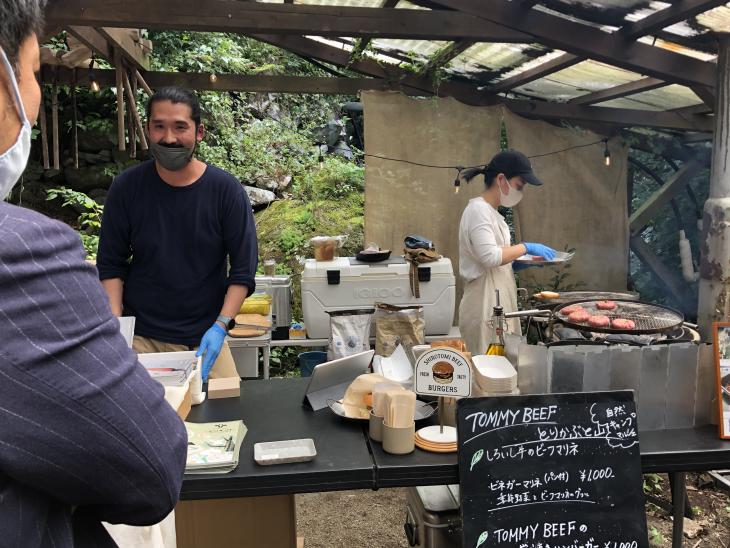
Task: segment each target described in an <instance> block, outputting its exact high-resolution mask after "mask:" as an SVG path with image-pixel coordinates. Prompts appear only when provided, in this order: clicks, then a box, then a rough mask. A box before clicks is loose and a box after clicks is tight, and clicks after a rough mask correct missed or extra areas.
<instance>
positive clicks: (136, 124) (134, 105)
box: [122, 70, 147, 150]
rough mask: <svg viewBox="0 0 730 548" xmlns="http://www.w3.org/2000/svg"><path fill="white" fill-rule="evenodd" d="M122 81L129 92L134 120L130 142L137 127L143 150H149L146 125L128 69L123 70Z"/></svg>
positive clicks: (128, 98) (128, 96)
mask: <svg viewBox="0 0 730 548" xmlns="http://www.w3.org/2000/svg"><path fill="white" fill-rule="evenodd" d="M122 83H123V84H124V91H125V92H126V94H127V100H128V103H129V111H130V112H131V113H132V116H131V118H132V121H133V123H134V125H133V127H132V133H131V134H130V143H131V142H132V141H133V140H134V129H135V127H136V129H137V134H138V135H139V143H140V145H141V147H142V150H147V139H146V138H145V136H144V127H143V126H142V118H140V116H139V112H137V101H136V98H135V97H136V96H135V93H134V90H133V89H132V85H131V84H130V83H129V76H128V75H127V71H126V70H125V71H123V72H122Z"/></svg>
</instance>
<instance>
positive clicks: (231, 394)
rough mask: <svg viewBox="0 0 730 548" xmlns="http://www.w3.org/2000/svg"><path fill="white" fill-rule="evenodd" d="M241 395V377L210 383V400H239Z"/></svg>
mask: <svg viewBox="0 0 730 548" xmlns="http://www.w3.org/2000/svg"><path fill="white" fill-rule="evenodd" d="M240 395H241V379H240V378H239V377H222V378H219V379H210V380H209V381H208V399H209V400H215V399H218V398H237V397H239V396H240Z"/></svg>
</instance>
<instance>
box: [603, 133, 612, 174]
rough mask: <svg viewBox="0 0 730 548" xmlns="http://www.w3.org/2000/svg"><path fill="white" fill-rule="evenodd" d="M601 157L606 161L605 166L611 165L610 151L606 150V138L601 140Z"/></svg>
mask: <svg viewBox="0 0 730 548" xmlns="http://www.w3.org/2000/svg"><path fill="white" fill-rule="evenodd" d="M603 145H604V149H603V158H604V161H605V163H606V167H609V166H610V165H611V151H610V150H608V139H604V140H603Z"/></svg>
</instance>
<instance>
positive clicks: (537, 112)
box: [503, 99, 713, 131]
mask: <svg viewBox="0 0 730 548" xmlns="http://www.w3.org/2000/svg"><path fill="white" fill-rule="evenodd" d="M503 102H504V104H505V105H507V107H508V108H509V109H510V110H511V111H512V112H514V113H516V114H520V115H521V116H525V117H528V118H540V119H546V120H573V121H579V122H598V123H604V124H612V125H614V126H641V127H652V128H668V129H677V130H684V131H687V130H689V131H711V128H712V126H713V124H712V119H711V118H709V117H706V116H697V115H693V116H683V115H680V114H676V113H674V112H671V111H665V112H662V111H659V112H657V111H650V110H637V109H625V108H609V107H592V106H584V105H570V104H565V103H549V102H546V101H522V100H516V99H504V101H503Z"/></svg>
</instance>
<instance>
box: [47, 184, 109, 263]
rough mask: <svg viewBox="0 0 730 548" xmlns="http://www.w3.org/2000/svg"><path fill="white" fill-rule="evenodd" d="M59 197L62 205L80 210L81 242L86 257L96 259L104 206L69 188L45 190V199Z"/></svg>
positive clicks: (78, 220) (78, 221) (79, 228)
mask: <svg viewBox="0 0 730 548" xmlns="http://www.w3.org/2000/svg"><path fill="white" fill-rule="evenodd" d="M57 198H60V199H61V200H62V205H63V206H64V207H66V206H68V207H72V208H73V209H74V210H76V211H78V212H80V213H79V216H78V219H77V223H78V227H77V229H78V232H79V236H80V237H81V242H82V243H83V244H84V249H85V250H86V256H87V258H88V259H96V253H97V250H98V247H99V230H100V229H101V216H102V214H103V212H104V206H103V205H101V204H100V203H98V202H97V201H95V200H94V199H93V198H90V197H89V196H87V195H86V194H84V193H83V192H77V191H75V190H71V189H70V188H66V187H60V188H52V189H49V190H48V191H46V199H47V200H55V199H57Z"/></svg>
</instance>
